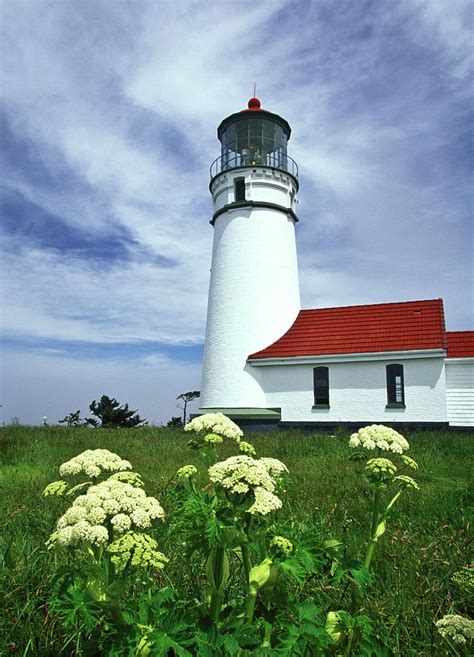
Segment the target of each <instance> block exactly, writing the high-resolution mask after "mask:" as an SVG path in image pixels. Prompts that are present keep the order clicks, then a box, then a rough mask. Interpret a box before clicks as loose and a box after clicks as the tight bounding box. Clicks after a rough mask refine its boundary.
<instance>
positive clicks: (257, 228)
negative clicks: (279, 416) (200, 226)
mask: <svg viewBox="0 0 474 657" xmlns="http://www.w3.org/2000/svg"><path fill="white" fill-rule="evenodd" d="M242 176H245V178H246V181H247V190H246V198H247V199H249V200H264V201H267V202H270V203H276V204H278V205H282V206H284V207H290V198H291V192H293V193H294V191H295V184H294V181H293V179H292V178H291V177H290V176H287V175H285V174H283V173H279V172H276V171H272V170H271V169H265V168H263V167H260V168H256V167H253V168H249V169H244V170H242V169H240V170H237V171H231V172H226V173H223V174H221V175H220V176H218V178H216V179H215V180H214V183H213V186H212V192H213V206H214V211H216V210H217V209H220V208H221V207H223V205H225V204H227V203H231V202H232V201H233V200H234V198H233V193H234V191H233V190H234V185H233V179H234V178H235V177H242ZM299 310H300V293H299V280H298V264H297V256H296V243H295V226H294V222H293V220H292V219H291V218H290V217H288V216H287V215H286V214H284V213H283V212H280V211H277V210H273V209H268V208H250V207H249V208H235V209H232V208H229V209H228V210H227V211H226V212H225V213H224V214H222V215H220V216H219V217H217V219H216V222H215V225H214V244H213V251H212V267H211V282H210V287H209V300H208V313H207V328H206V343H205V350H204V360H203V373H202V382H201V399H200V407H201V408H203V409H204V408H206V407H207V408H219V407H220V408H227V407H257V408H261V407H265V406H266V399H265V393H264V391H263V389H262V387H261V372H260V371H258V370H257V369H256V368H252V367H250V365H248V364H247V363H246V361H247V356H248V355H249V354H251V353H253V352H255V351H258V350H260V349H263V348H264V347H267V346H268V345H269V344H271V343H272V342H274V341H275V340H276V339H277V338H279V337H281V336H282V335H283V334H284V333H285V332H286V331H287V330H288V329H289V327H290V326H291V325H292V324H293V322H294V320H295V319H296V316H297V314H298V312H299Z"/></svg>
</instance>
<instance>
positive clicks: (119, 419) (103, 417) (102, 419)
mask: <svg viewBox="0 0 474 657" xmlns="http://www.w3.org/2000/svg"><path fill="white" fill-rule="evenodd" d="M89 408H90V410H91V411H92V414H93V415H95V416H96V418H98V419H95V418H91V417H88V418H86V422H87V424H90V425H91V426H93V427H95V428H99V427H104V428H105V427H107V428H113V427H122V428H131V427H137V426H139V425H143V423H144V422H146V420H142V419H141V417H140V416H139V415H138V413H137V412H136V411H131V410H129V408H128V404H124V405H123V406H121V405H120V403H119V402H118V401H117V400H116V399H115V398H114V397H112V398H111V397H107V395H102V397H101V398H100V401H99V402H98V403H97V402H96V401H95V399H94V401H93V402H92V403H91V405H90V406H89Z"/></svg>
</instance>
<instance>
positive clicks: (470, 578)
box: [451, 566, 474, 600]
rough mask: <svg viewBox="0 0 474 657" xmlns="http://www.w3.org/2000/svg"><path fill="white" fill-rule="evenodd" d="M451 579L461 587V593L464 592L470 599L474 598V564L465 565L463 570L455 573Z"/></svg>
mask: <svg viewBox="0 0 474 657" xmlns="http://www.w3.org/2000/svg"><path fill="white" fill-rule="evenodd" d="M451 581H452V582H453V584H455V585H456V586H457V587H458V588H459V590H460V591H461V593H463V594H464V595H465V596H466V598H467V599H468V600H474V567H473V566H463V567H462V568H461V570H458V571H456V572H455V573H453V575H452V577H451Z"/></svg>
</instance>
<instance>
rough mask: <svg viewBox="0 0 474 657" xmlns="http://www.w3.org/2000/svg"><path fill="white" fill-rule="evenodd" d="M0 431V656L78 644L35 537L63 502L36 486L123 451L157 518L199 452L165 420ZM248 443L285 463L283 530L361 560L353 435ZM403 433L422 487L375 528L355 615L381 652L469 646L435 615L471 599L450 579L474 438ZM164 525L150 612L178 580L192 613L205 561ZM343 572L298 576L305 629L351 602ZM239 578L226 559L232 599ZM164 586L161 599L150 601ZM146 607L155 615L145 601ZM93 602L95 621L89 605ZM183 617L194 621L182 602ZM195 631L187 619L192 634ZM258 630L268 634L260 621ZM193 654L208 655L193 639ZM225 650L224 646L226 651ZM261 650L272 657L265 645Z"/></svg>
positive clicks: (51, 559) (465, 550) (462, 560)
mask: <svg viewBox="0 0 474 657" xmlns="http://www.w3.org/2000/svg"><path fill="white" fill-rule="evenodd" d="M0 440H1V442H0V456H1V461H2V462H1V479H0V486H1V489H0V493H1V495H0V506H1V512H2V513H1V518H2V521H1V522H2V527H1V530H2V531H1V538H0V561H1V562H2V565H1V587H2V590H1V595H2V600H3V614H2V617H1V625H0V636H1V639H0V655H3V654H5V655H8V654H21V655H25V656H26V655H34V656H35V657H36V656H39V657H43V656H44V657H49V656H51V657H52V656H53V655H54V656H56V655H81V654H87V646H86V645H85V644H84V642H83V636H84V634H85V633H86V630H87V628H85V627H84V625H83V621H81V620H80V617H79V616H77V617H76V618H75V620H74V618H73V619H72V621H71V623H72V624H70V625H69V626H68V627H65V626H64V613H63V612H64V610H61V609H60V608H58V606H57V605H56V606H55V605H54V604H53V602H52V601H53V598H54V596H53V592H54V590H55V587H57V586H58V584H57V583H58V581H60V580H58V574H60V573H61V569H62V568H63V566H64V562H63V560H62V559H61V557H60V556H59V555H58V554H57V553H56V552H55V551H48V550H47V549H46V546H45V543H46V541H47V539H48V537H49V536H50V535H51V533H52V532H53V531H54V528H55V525H56V521H57V519H58V517H59V516H60V515H61V514H62V513H63V508H62V506H61V501H60V500H56V499H54V498H48V499H47V500H45V499H44V498H43V497H42V492H43V489H44V488H45V486H47V484H49V483H50V482H51V481H52V480H54V479H57V470H58V466H59V464H61V463H64V462H65V461H67V460H69V459H71V458H72V457H74V456H76V455H77V454H78V453H80V452H82V451H84V450H86V449H97V448H106V449H109V450H111V451H113V452H115V453H117V454H119V455H120V456H121V457H122V458H124V459H127V460H129V461H131V463H132V464H133V467H134V470H135V471H136V472H139V473H140V474H141V475H142V477H143V480H144V482H145V488H146V491H147V494H148V495H152V496H154V497H156V498H157V499H158V500H160V502H161V504H162V505H163V507H164V508H165V511H166V515H167V518H173V517H175V516H177V515H178V513H179V512H180V511H179V509H181V506H180V505H181V499H180V496H179V494H177V492H176V491H177V488H176V479H175V474H176V471H177V470H178V469H179V468H181V467H182V466H183V465H185V464H187V463H193V462H195V460H196V457H195V452H193V451H192V450H191V449H190V448H189V446H188V440H189V435H187V434H185V432H184V431H182V430H180V429H167V428H136V429H116V430H111V429H100V430H91V429H87V428H81V427H78V428H69V429H67V428H63V427H48V426H45V427H39V428H38V427H23V426H10V427H5V428H3V429H2V431H1V437H0ZM245 440H248V441H250V442H251V443H252V444H253V445H254V446H255V448H256V449H257V452H258V455H259V457H266V456H268V457H273V458H277V459H280V460H281V461H283V462H284V463H285V464H286V465H287V467H288V469H289V471H290V480H289V481H288V482H287V483H286V485H285V487H286V494H285V497H284V505H283V508H282V509H281V510H280V511H279V512H278V526H279V533H280V534H282V535H284V536H285V537H287V538H288V539H290V540H295V542H296V541H301V540H304V537H305V536H311V537H315V536H316V537H319V538H320V539H321V540H334V541H336V542H340V543H341V545H342V546H344V547H343V553H342V554H341V557H340V558H341V563H349V562H350V560H351V559H353V558H354V557H355V556H357V558H358V559H360V560H362V559H363V558H364V554H365V550H366V547H367V544H368V541H369V538H370V536H369V531H368V523H367V518H368V517H369V516H370V510H371V493H370V491H369V490H368V489H367V487H366V486H365V485H364V483H363V481H362V480H361V478H360V476H359V470H360V467H359V466H358V465H357V464H356V463H354V462H351V461H350V460H349V457H350V455H351V449H350V448H349V446H348V441H349V433H348V432H345V431H344V430H341V431H339V432H338V433H337V435H336V436H327V435H319V434H302V433H300V432H297V431H284V432H276V433H264V434H255V435H250V434H246V436H245ZM409 441H410V446H411V449H410V455H411V456H412V457H413V458H414V459H415V460H416V461H417V462H418V464H419V472H418V473H417V475H416V479H417V481H418V483H419V485H420V491H419V492H418V493H417V494H413V495H406V496H402V497H401V498H400V500H398V502H397V505H396V506H395V507H394V508H393V510H392V513H391V517H390V529H389V530H388V531H387V532H386V534H384V535H383V536H382V537H381V538H380V540H379V542H378V546H377V550H376V551H375V553H374V555H373V558H372V563H371V572H372V578H371V582H370V586H369V588H368V590H367V592H366V595H365V596H364V599H363V605H364V606H363V608H362V612H363V613H364V614H365V615H366V616H367V617H368V618H369V619H371V622H372V626H373V634H374V636H375V638H376V639H377V641H378V645H380V646H386V648H380V652H379V653H378V654H386V655H401V656H407V657H410V656H415V655H433V656H434V657H441V656H446V657H447V656H448V655H449V656H451V655H456V654H459V655H461V654H467V653H463V652H462V650H463V648H462V647H460V648H458V647H452V646H449V645H447V644H446V642H444V641H443V639H442V638H441V637H440V635H439V634H438V632H437V631H436V628H435V626H434V621H436V620H437V619H439V618H441V617H442V616H443V615H446V614H449V613H457V612H458V611H460V612H462V613H464V614H466V615H471V616H472V613H473V609H472V603H470V602H469V600H468V599H466V597H465V596H463V595H461V594H460V592H459V590H458V588H457V587H456V586H455V585H453V581H452V576H453V574H454V573H456V572H458V571H460V570H461V569H462V568H463V567H465V566H466V565H468V564H469V563H470V560H471V554H470V547H471V544H470V530H471V527H472V518H471V517H470V515H469V514H470V513H471V512H472V506H473V505H472V471H471V467H472V454H473V451H474V434H469V433H463V434H459V433H455V432H452V431H436V432H434V431H433V432H431V431H430V432H428V431H424V432H416V433H413V434H412V435H410V436H409ZM219 448H220V456H219V458H220V459H225V458H227V457H228V456H231V455H232V454H235V449H232V445H230V444H227V443H224V444H222V445H220V446H219ZM206 483H207V479H206V477H205V469H203V468H201V469H200V474H199V475H198V476H197V479H196V487H198V488H199V487H202V486H204V485H206ZM369 524H370V523H369ZM171 528H172V523H168V522H167V523H165V524H164V526H163V527H160V531H159V549H160V550H161V551H162V552H163V553H164V554H165V555H168V557H169V558H170V562H169V564H168V565H167V567H166V569H164V570H163V572H162V573H161V572H159V573H157V575H156V578H157V580H156V583H155V586H154V590H155V591H156V592H157V593H156V596H155V598H156V599H155V602H154V603H153V604H155V612H156V616H159V614H160V613H161V611H160V609H161V610H163V609H165V608H168V609H169V608H174V609H175V610H176V613H178V612H179V605H180V604H182V602H180V603H177V601H176V600H175V599H173V598H172V596H171V597H169V599H168V600H166V596H167V595H168V596H169V595H170V594H169V593H167V591H169V585H170V584H171V583H172V585H173V587H174V588H175V589H176V590H179V591H184V590H186V591H188V592H189V593H188V598H187V599H186V600H185V601H184V602H185V604H186V605H187V608H188V609H189V610H192V608H193V605H194V607H195V606H196V605H197V604H198V602H197V601H198V600H199V599H203V598H205V590H204V589H205V581H204V579H203V563H202V559H201V558H200V557H199V555H198V554H196V553H194V554H192V555H190V556H189V557H188V558H185V557H184V546H183V538H182V534H180V533H179V532H176V531H172V530H171ZM157 538H158V535H157ZM345 577H346V579H345V580H343V581H342V580H341V582H340V584H339V585H337V586H336V585H335V583H334V580H333V579H331V578H330V577H327V576H324V577H323V576H321V577H316V576H314V577H310V578H307V579H305V581H304V582H301V584H299V585H298V584H296V585H295V586H294V587H293V592H292V595H294V596H295V599H298V600H299V603H300V605H299V610H298V618H295V619H294V625H295V626H299V627H303V626H304V624H305V622H306V621H305V613H306V612H307V611H308V610H309V611H310V607H309V606H308V605H311V604H313V605H314V606H315V607H317V608H322V609H323V610H324V611H325V612H326V611H328V610H329V609H340V608H343V607H344V606H347V605H349V604H350V598H351V581H350V573H349V576H347V575H345ZM240 584H241V571H240V570H239V568H237V567H236V562H235V561H233V562H232V563H231V568H230V573H229V579H228V582H227V594H226V595H227V597H228V598H230V599H232V597H233V595H234V597H236V596H237V595H238V590H239V586H240ZM133 586H134V589H133V591H132V594H133V595H136V596H137V598H140V596H142V597H143V596H146V594H147V591H148V590H150V587H149V585H148V584H147V583H143V582H142V583H140V582H136V583H135V584H134V585H133ZM167 587H168V588H167ZM160 591H161V593H158V592H160ZM285 591H286V592H285ZM71 595H72V599H71V601H70V602H71V605H72V606H74V605H80V604H81V598H80V597H78V598H77V599H74V592H72V593H71ZM160 595H161V596H162V598H163V599H162V600H159V599H158V598H159V596H160ZM279 595H282V596H285V595H288V591H287V590H286V589H285V590H282V591H280V593H279ZM305 604H306V605H307V606H306V607H305ZM160 605H161V606H160ZM148 609H149V610H151V611H152V612H153V609H154V607H153V605H149V607H148ZM89 612H90V618H89V622H90V623H91V627H90V628H89V629H90V630H91V631H92V630H93V625H94V612H93V609H91V610H89ZM223 613H225V609H224V612H223ZM189 614H190V617H192V611H190V612H189ZM82 618H83V617H82ZM95 620H96V621H97V619H95ZM152 620H154V621H155V622H156V620H157V619H156V618H155V619H153V618H150V619H149V622H151V621H152ZM74 622H76V623H77V625H76V627H74ZM81 623H82V624H81ZM144 624H145V625H146V623H144ZM202 629H203V628H198V627H196V628H195V631H196V632H198V631H201V630H202ZM260 629H261V630H262V632H264V631H265V628H264V627H262V628H260ZM190 633H191V634H192V630H190ZM190 640H191V639H190ZM170 645H171V644H170ZM142 647H143V646H142ZM110 650H112V649H110ZM134 650H136V647H133V648H132V647H130V648H129V652H128V653H127V652H125V653H120V654H130V655H133V654H135V652H134ZM253 652H254V654H257V652H256V651H253ZM109 654H113V653H112V652H110V651H109ZM117 654H119V653H117ZM143 654H145V652H143ZM150 654H164V655H166V654H169V655H172V654H173V648H170V647H166V645H165V647H163V650H162V652H159V648H156V649H155V652H154V653H151V652H150ZM177 654H179V652H177ZM183 654H184V653H183ZM200 654H203V655H205V654H212V653H206V652H205V647H202V650H201V653H200ZM221 654H222V655H225V654H226V653H225V650H224V649H222V651H221ZM229 654H232V653H231V652H229ZM235 654H238V653H235ZM242 654H243V653H242ZM248 654H252V652H249V653H248ZM261 654H273V653H272V651H271V649H269V651H267V652H263V653H261ZM275 654H284V653H282V652H280V653H275ZM286 654H299V653H297V652H294V653H291V652H287V653H286ZM301 654H304V653H301ZM307 654H311V653H307ZM314 654H316V653H314ZM353 654H367V655H369V654H371V653H370V652H366V653H357V652H354V653H353ZM373 654H377V653H375V652H374V653H373Z"/></svg>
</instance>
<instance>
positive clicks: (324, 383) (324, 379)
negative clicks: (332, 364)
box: [313, 367, 329, 408]
mask: <svg viewBox="0 0 474 657" xmlns="http://www.w3.org/2000/svg"><path fill="white" fill-rule="evenodd" d="M313 389H314V405H315V406H319V407H320V408H328V407H329V368H328V367H315V368H314V369H313Z"/></svg>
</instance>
